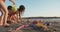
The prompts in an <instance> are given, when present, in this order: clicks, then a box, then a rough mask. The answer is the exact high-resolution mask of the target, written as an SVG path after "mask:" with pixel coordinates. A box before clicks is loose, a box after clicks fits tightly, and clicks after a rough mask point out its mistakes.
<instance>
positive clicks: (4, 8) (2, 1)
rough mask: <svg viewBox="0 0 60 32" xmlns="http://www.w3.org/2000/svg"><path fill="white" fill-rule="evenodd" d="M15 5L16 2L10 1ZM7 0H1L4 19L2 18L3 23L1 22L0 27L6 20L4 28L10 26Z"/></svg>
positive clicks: (0, 4)
mask: <svg viewBox="0 0 60 32" xmlns="http://www.w3.org/2000/svg"><path fill="white" fill-rule="evenodd" d="M9 1H11V2H12V3H13V5H15V2H14V0H9ZM4 2H5V0H0V6H1V8H2V9H3V10H2V11H4V12H3V13H4V14H3V15H2V17H1V21H0V26H2V25H3V19H4V26H9V24H8V23H7V17H8V10H7V7H6V5H5V3H4Z"/></svg>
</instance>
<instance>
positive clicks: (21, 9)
mask: <svg viewBox="0 0 60 32" xmlns="http://www.w3.org/2000/svg"><path fill="white" fill-rule="evenodd" d="M24 11H25V7H24V5H21V6H20V7H19V8H18V14H17V15H18V18H19V20H20V21H19V22H21V21H22V19H21V14H23V12H24Z"/></svg>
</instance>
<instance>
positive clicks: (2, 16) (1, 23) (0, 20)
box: [0, 9, 5, 26]
mask: <svg viewBox="0 0 60 32" xmlns="http://www.w3.org/2000/svg"><path fill="white" fill-rule="evenodd" d="M0 11H1V12H2V15H1V18H0V26H2V25H3V18H4V14H5V12H4V11H3V10H2V9H0Z"/></svg>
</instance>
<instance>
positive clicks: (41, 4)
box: [5, 0, 60, 17]
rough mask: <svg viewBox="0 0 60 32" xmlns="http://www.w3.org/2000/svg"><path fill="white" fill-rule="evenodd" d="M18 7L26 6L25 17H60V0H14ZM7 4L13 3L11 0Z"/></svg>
mask: <svg viewBox="0 0 60 32" xmlns="http://www.w3.org/2000/svg"><path fill="white" fill-rule="evenodd" d="M14 1H15V2H16V5H17V8H18V7H19V6H20V5H24V6H25V8H26V9H25V12H24V14H23V17H37V16H40V17H54V16H55V17H60V0H14ZM5 4H6V5H7V6H8V5H12V3H11V2H9V0H6V2H5Z"/></svg>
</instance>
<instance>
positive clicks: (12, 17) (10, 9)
mask: <svg viewBox="0 0 60 32" xmlns="http://www.w3.org/2000/svg"><path fill="white" fill-rule="evenodd" d="M7 9H8V12H9V13H8V21H9V20H10V21H12V22H14V23H16V20H17V17H16V16H15V15H16V13H17V11H16V12H12V6H8V7H7ZM14 13H15V14H14Z"/></svg>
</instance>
